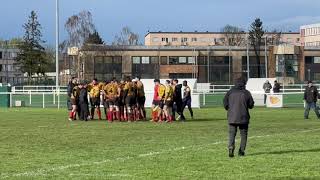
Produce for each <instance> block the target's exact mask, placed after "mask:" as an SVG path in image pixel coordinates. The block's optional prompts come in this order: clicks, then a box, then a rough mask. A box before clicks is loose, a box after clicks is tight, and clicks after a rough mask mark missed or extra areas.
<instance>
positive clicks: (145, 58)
mask: <svg viewBox="0 0 320 180" xmlns="http://www.w3.org/2000/svg"><path fill="white" fill-rule="evenodd" d="M141 63H142V64H150V58H149V57H142V61H141Z"/></svg>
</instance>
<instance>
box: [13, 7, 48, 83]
mask: <svg viewBox="0 0 320 180" xmlns="http://www.w3.org/2000/svg"><path fill="white" fill-rule="evenodd" d="M23 28H24V29H25V34H24V36H23V41H22V43H21V44H20V45H19V49H20V53H19V54H18V56H17V58H16V60H17V63H18V64H19V65H20V70H21V71H22V72H24V73H25V72H26V73H27V75H28V78H29V80H30V78H31V77H32V75H34V74H37V75H39V76H40V75H44V74H45V72H46V70H47V68H48V67H47V66H48V58H46V52H45V48H44V47H43V46H42V45H41V44H42V43H44V42H45V41H43V40H42V33H41V25H40V23H39V21H38V16H37V14H36V12H35V11H31V14H30V16H29V19H28V22H27V23H25V24H24V25H23Z"/></svg>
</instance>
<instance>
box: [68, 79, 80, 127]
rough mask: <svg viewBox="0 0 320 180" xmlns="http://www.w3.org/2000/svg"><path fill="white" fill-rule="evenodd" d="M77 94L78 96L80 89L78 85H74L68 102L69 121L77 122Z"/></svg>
mask: <svg viewBox="0 0 320 180" xmlns="http://www.w3.org/2000/svg"><path fill="white" fill-rule="evenodd" d="M79 94H80V88H79V86H78V85H75V86H74V87H73V89H72V93H71V97H70V101H71V105H72V110H71V113H70V116H69V121H73V120H77V118H76V117H77V110H78V109H77V105H78V102H79Z"/></svg>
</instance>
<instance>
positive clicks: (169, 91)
mask: <svg viewBox="0 0 320 180" xmlns="http://www.w3.org/2000/svg"><path fill="white" fill-rule="evenodd" d="M164 100H165V101H172V100H173V88H172V86H171V85H168V86H166V87H165V95H164Z"/></svg>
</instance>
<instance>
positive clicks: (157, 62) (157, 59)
mask: <svg viewBox="0 0 320 180" xmlns="http://www.w3.org/2000/svg"><path fill="white" fill-rule="evenodd" d="M150 63H151V64H159V57H157V56H153V57H150Z"/></svg>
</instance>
